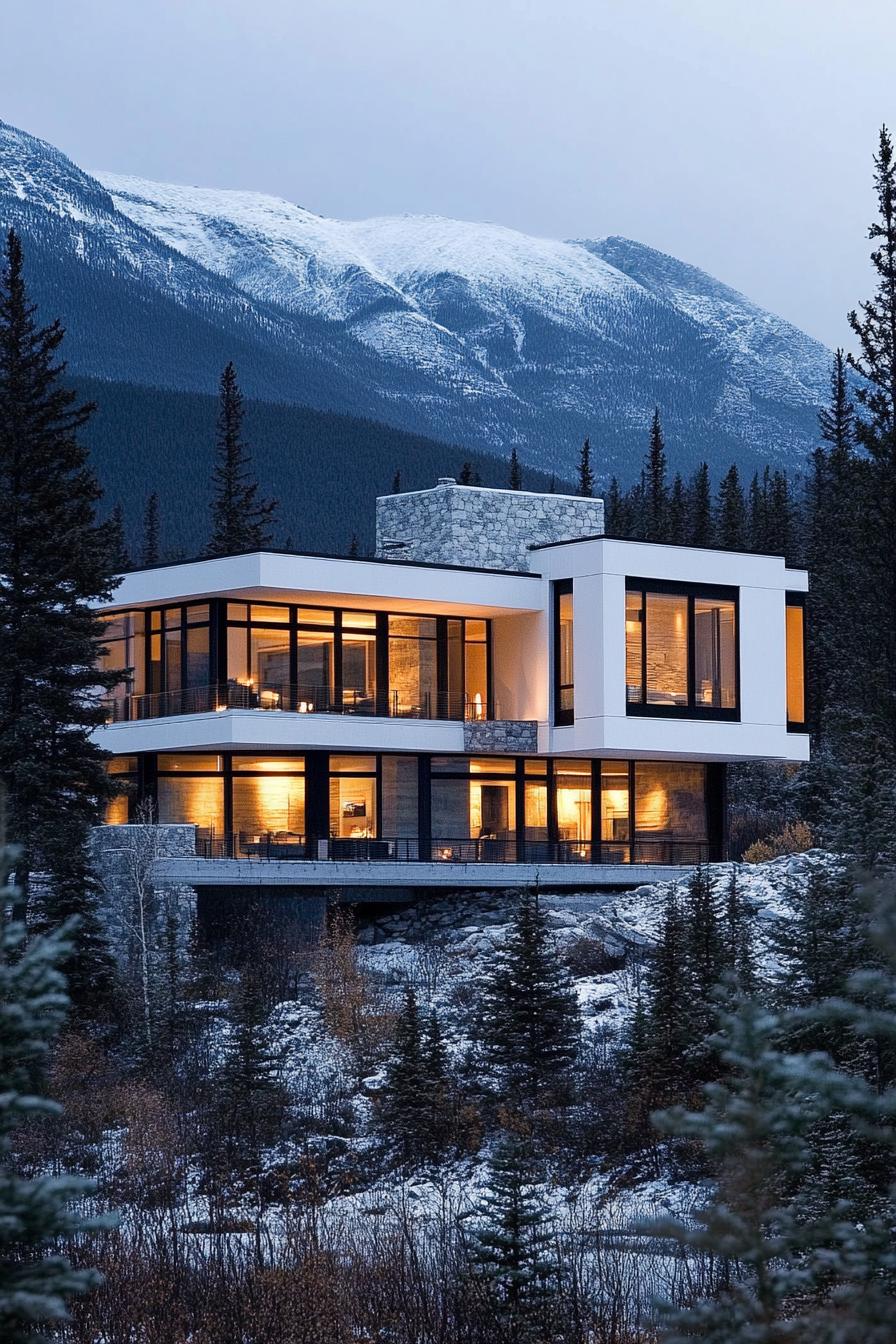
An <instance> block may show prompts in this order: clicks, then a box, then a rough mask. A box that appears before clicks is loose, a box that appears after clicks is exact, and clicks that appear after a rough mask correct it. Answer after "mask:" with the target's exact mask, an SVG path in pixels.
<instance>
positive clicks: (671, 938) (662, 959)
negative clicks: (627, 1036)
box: [646, 889, 692, 1105]
mask: <svg viewBox="0 0 896 1344" xmlns="http://www.w3.org/2000/svg"><path fill="white" fill-rule="evenodd" d="M691 1008H692V1002H691V986H690V977H689V968H688V950H687V931H686V928H685V922H684V913H683V910H682V906H681V902H680V900H679V898H678V895H677V893H676V891H675V890H674V889H673V890H671V891H670V892H669V893H668V895H667V897H666V902H665V906H664V909H663V915H662V920H661V923H660V931H659V938H658V940H657V946H656V950H655V952H654V956H653V961H652V965H651V974H650V982H649V990H648V996H647V1005H646V1016H647V1023H648V1029H649V1031H648V1034H649V1038H650V1047H649V1053H648V1061H647V1062H648V1067H649V1071H650V1076H651V1078H652V1086H653V1094H652V1100H653V1104H656V1103H658V1102H662V1103H664V1104H666V1105H668V1104H669V1102H670V1101H671V1100H672V1099H673V1098H676V1097H678V1096H679V1095H680V1093H681V1088H682V1083H683V1081H684V1078H685V1075H686V1073H687V1070H686V1069H685V1064H684V1060H685V1056H686V1054H687V1050H688V1047H689V1045H690V1044H691V1039H692V1038H691V1032H690V1025H689V1024H690V1014H691Z"/></svg>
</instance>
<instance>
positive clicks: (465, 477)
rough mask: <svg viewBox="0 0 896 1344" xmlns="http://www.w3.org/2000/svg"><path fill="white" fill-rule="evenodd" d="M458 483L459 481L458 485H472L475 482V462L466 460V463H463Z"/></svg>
mask: <svg viewBox="0 0 896 1344" xmlns="http://www.w3.org/2000/svg"><path fill="white" fill-rule="evenodd" d="M457 483H458V485H472V484H473V463H472V462H465V463H464V464H463V466H462V467H461V469H460V474H459V475H458V478H457Z"/></svg>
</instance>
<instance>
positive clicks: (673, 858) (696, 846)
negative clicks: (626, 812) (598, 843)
mask: <svg viewBox="0 0 896 1344" xmlns="http://www.w3.org/2000/svg"><path fill="white" fill-rule="evenodd" d="M634 774H635V797H634V802H635V853H634V857H635V861H636V862H642V863H643V862H647V863H698V862H700V861H701V860H703V859H706V858H707V857H708V853H707V852H706V846H707V842H708V837H707V814H706V767H705V766H703V765H695V764H691V763H690V762H678V761H636V762H635V767H634Z"/></svg>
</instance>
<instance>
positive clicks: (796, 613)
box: [785, 593, 806, 731]
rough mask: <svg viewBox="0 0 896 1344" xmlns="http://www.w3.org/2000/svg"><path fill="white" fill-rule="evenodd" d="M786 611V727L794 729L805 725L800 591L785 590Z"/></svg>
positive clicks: (803, 624) (802, 599)
mask: <svg viewBox="0 0 896 1344" xmlns="http://www.w3.org/2000/svg"><path fill="white" fill-rule="evenodd" d="M785 613H786V641H787V645H786V648H787V727H788V728H789V729H791V731H793V730H802V729H804V728H805V726H806V607H805V597H804V595H803V594H802V593H788V594H787V606H786V607H785Z"/></svg>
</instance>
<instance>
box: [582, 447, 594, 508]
mask: <svg viewBox="0 0 896 1344" xmlns="http://www.w3.org/2000/svg"><path fill="white" fill-rule="evenodd" d="M578 494H580V495H584V496H585V498H586V499H591V498H592V497H593V495H594V472H593V470H592V468H591V442H590V440H589V439H586V440H585V442H584V443H583V444H582V448H581V451H580V453H579V488H578Z"/></svg>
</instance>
